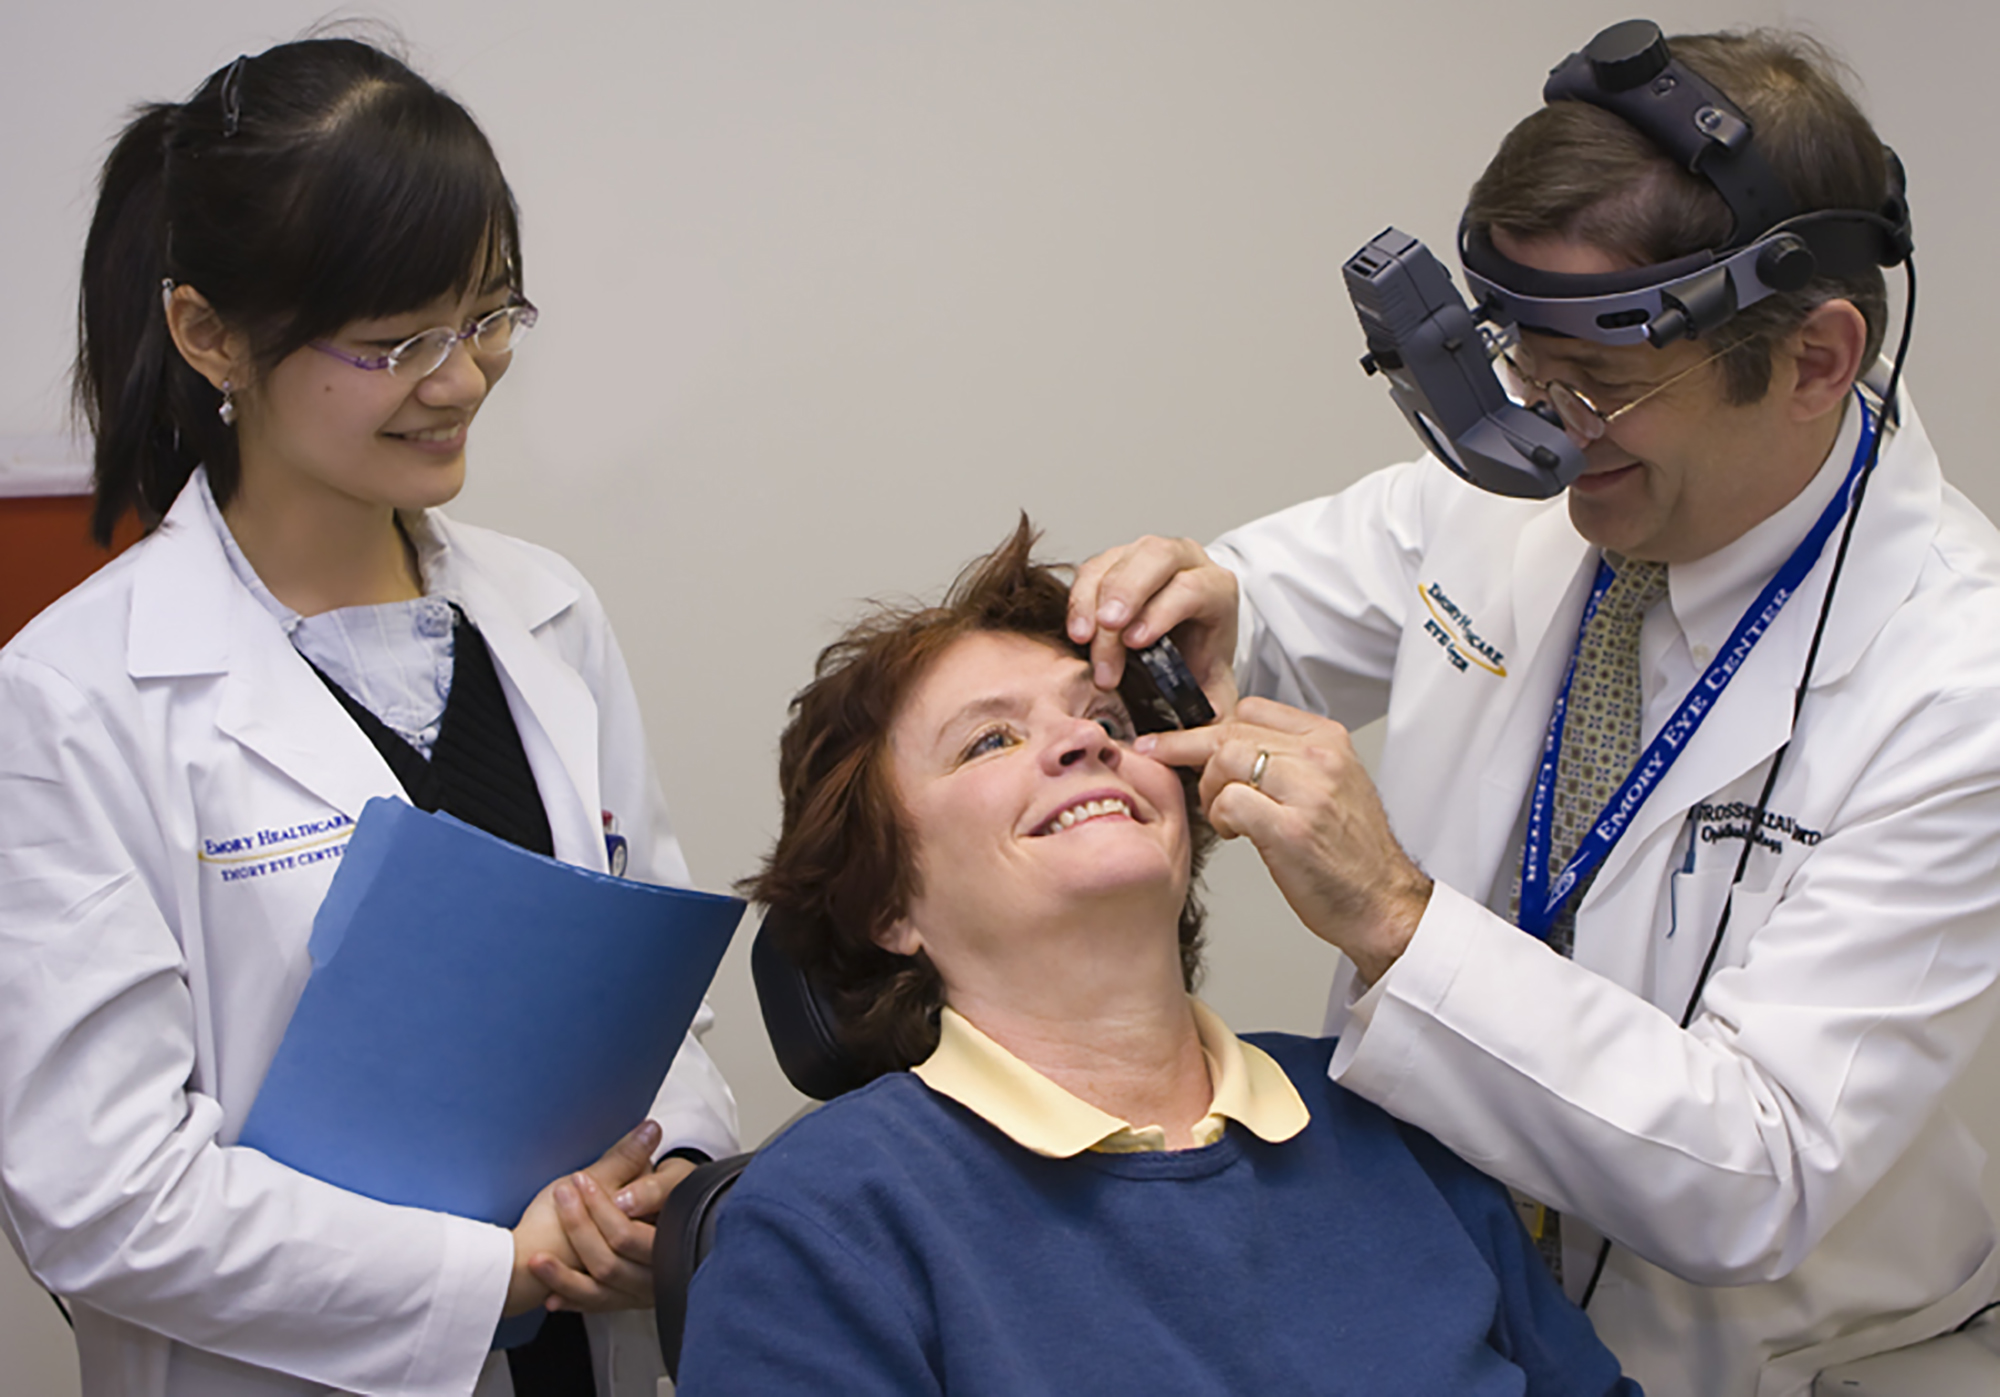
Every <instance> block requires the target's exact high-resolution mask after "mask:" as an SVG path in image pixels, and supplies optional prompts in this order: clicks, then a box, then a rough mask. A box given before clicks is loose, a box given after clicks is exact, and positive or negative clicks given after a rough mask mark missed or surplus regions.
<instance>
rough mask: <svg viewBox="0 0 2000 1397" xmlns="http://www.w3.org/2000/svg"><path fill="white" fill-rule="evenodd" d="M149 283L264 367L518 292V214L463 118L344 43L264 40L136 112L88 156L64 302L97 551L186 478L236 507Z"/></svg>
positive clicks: (483, 144) (233, 460) (147, 519)
mask: <svg viewBox="0 0 2000 1397" xmlns="http://www.w3.org/2000/svg"><path fill="white" fill-rule="evenodd" d="M169 281H171V282H173V283H176V284H181V285H187V286H192V287H193V288H195V289H196V290H197V291H199V292H201V294H202V295H203V296H204V297H205V298H206V299H207V301H208V303H209V305H210V306H212V307H213V308H214V310H215V312H216V314H217V315H218V316H220V317H221V319H222V321H223V323H224V324H225V325H227V326H228V327H229V328H230V329H232V330H234V331H237V332H238V333H240V334H243V335H245V336H246V337H247V339H248V343H249V344H250V347H251V354H252V357H253V359H254V361H255V364H256V366H257V370H258V371H259V372H263V371H267V370H268V369H270V368H271V367H272V366H273V365H275V364H276V363H277V362H278V361H279V360H281V359H283V358H284V357H285V356H286V355H288V354H290V353H292V352H293V351H294V350H297V349H299V348H300V347H301V346H303V345H305V344H308V343H310V342H311V341H313V340H315V339H320V338H323V337H325V336H327V335H330V334H332V333H333V332H334V331H336V330H338V329H339V328H340V327H341V326H343V325H345V324H347V323H348V322H349V321H351V320H359V319H373V318H376V317H380V316H388V315H398V314H401V313H403V312H405V311H409V310H413V309H415V308H417V307H419V306H423V305H428V304H429V303H430V302H432V301H434V300H437V299H438V298H439V297H441V296H444V295H447V294H451V293H459V294H462V293H463V292H465V291H466V290H468V289H470V288H472V287H473V286H475V285H478V286H481V287H483V286H486V285H489V284H495V283H505V284H507V285H510V286H512V287H513V288H514V289H515V290H519V289H520V288H521V262H520V231H519V217H518V215H517V213H516V211H515V207H514V197H513V194H512V192H511V191H510V190H509V189H508V187H507V182H506V180H505V178H504V177H502V175H501V173H500V166H499V162H498V161H497V160H496V159H495V158H494V155H493V149H492V147H491V146H490V145H489V144H488V143H487V141H486V137H485V135H484V134H483V133H482V132H481V131H480V129H479V127H478V125H477V124H476V123H475V122H474V121H473V120H472V117H471V115H470V114H469V113H467V112H466V110H465V109H464V108H463V107H461V106H460V105H459V104H458V103H457V102H455V101H453V100H452V99H451V98H450V97H447V96H446V95H445V94H443V93H442V92H440V91H438V90H437V89H436V88H435V87H432V86H431V85H430V84H429V83H428V82H426V81H425V80H424V79H422V78H420V77H418V76H417V75H416V74H415V73H413V72H411V71H410V69H409V68H408V67H406V66H405V65H404V64H403V63H401V62H400V61H398V60H397V59H395V58H393V57H391V56H390V55H388V54H386V53H384V52H382V51H381V50H380V49H378V48H375V47H373V46H371V45H369V44H365V43H361V42H358V41H356V40H353V39H307V40H302V41H300V42H298V43H292V44H281V45H280V46H278V47H277V48H274V49H270V50H268V51H267V52H265V53H262V54H259V55H258V56H256V57H255V58H240V59H238V60H237V61H236V62H234V63H232V64H230V65H229V66H228V67H226V68H223V69H221V70H218V71H217V72H215V73H213V74H211V75H210V76H209V78H208V79H207V81H205V82H204V83H203V84H202V85H201V87H200V88H199V89H198V90H197V91H196V92H195V94H194V96H192V97H190V98H189V99H188V100H187V101H186V102H184V103H180V104H171V103H170V104H162V105H155V106H149V107H146V108H143V109H142V110H141V111H140V113H139V114H138V116H137V117H136V118H135V119H134V120H133V121H132V123H131V124H130V125H129V126H127V127H126V128H125V131H124V133H123V134H122V135H121V136H120V137H119V139H118V142H117V144H116V145H115V146H114V147H113V148H112V151H111V155H110V157H109V158H108V159H107V160H106V161H105V164H104V171H103V175H102V178H101V180H100V183H99V189H98V200H97V210H96V213H95V214H94V216H93V217H92V219H91V225H90V234H89V237H88V239H87V240H86V242H85V245H84V256H83V278H82V285H81V288H80V292H79V296H78V348H77V358H76V370H75V391H76V399H77V405H78V407H79V409H80V410H81V412H82V415H83V418H84V420H85V421H86V422H87V423H88V424H89V427H90V429H91V431H92V433H93V434H94V435H95V438H96V446H95V488H96V496H97V498H96V504H95V507H94V509H93V512H92V517H91V531H92V533H93V534H94V535H95V536H96V538H97V539H98V541H99V542H100V543H107V542H108V541H109V540H110V537H111V530H112V528H113V526H114V525H115V524H116V523H117V522H118V520H119V519H120V518H121V517H123V515H124V514H125V513H126V511H128V510H136V511H137V513H138V515H139V519H140V522H141V523H142V524H143V525H144V526H145V527H147V528H151V527H152V526H153V525H154V524H157V523H158V522H159V520H160V519H161V517H162V516H164V515H165V514H166V512H167V509H168V507H169V506H171V505H172V504H173V501H174V497H175V496H176V495H178V494H179V493H180V491H181V489H182V487H184V486H185V485H186V484H187V481H188V477H189V476H190V475H191V474H193V472H194V469H195V467H196V466H198V465H200V466H206V467H207V470H208V477H209V485H210V487H211V488H212V489H213V490H214V492H215V496H216V499H217V501H218V502H220V503H223V504H227V503H228V502H229V500H230V499H231V497H233V496H234V494H235V493H236V489H237V483H238V480H239V476H240V467H239V462H238V458H237V452H236V437H235V433H234V432H233V431H232V430H231V429H230V428H229V427H228V426H227V425H226V424H224V423H223V422H222V420H221V418H220V417H219V416H218V415H217V409H218V408H219V407H220V406H221V404H222V398H221V395H220V394H219V393H218V392H217V391H216V390H215V388H214V387H213V386H212V385H210V384H209V382H208V381H207V380H206V379H205V378H203V377H202V376H201V375H200V374H198V373H196V372H195V371H194V369H193V368H192V367H190V366H189V365H188V363H187V361H186V360H184V359H183V358H182V357H181V355H180V352H179V351H178V350H177V349H176V348H175V347H174V344H173V341H172V338H171V336H170V335H169V334H168V332H167V325H166V315H165V311H164V307H163V296H162V289H163V284H164V283H166V282H169ZM239 386H242V385H239Z"/></svg>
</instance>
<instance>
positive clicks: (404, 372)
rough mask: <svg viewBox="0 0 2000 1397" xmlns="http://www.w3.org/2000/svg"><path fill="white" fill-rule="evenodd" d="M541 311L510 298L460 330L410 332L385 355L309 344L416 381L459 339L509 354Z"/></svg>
mask: <svg viewBox="0 0 2000 1397" xmlns="http://www.w3.org/2000/svg"><path fill="white" fill-rule="evenodd" d="M540 314H541V312H540V311H538V310H536V309H535V307H534V305H533V303H532V302H530V301H527V300H519V301H514V302H512V303H510V304H508V305H504V306H502V307H500V309H498V310H496V311H492V312H490V313H488V314H486V315H482V316H480V317H479V318H478V319H477V320H474V321H472V322H471V323H470V324H468V325H467V326H466V327H465V328H464V329H462V330H454V329H452V328H451V327H450V326H449V325H439V326H437V327H435V328H434V329H429V330H425V331H423V332H422V333H420V334H415V335H411V336H410V337H409V338H408V339H406V340H404V341H403V342H402V343H401V344H399V345H396V346H395V347H394V348H392V349H390V350H389V351H388V352H387V353H386V354H349V353H348V352H347V351H346V350H344V349H338V348H335V347H334V346H333V345H331V344H328V343H327V342H326V341H325V340H314V341H313V342H312V347H313V348H314V349H317V350H318V351H319V352H320V353H322V354H330V355H332V356H333V357H334V358H336V359H338V360H340V361H341V362H342V363H343V364H352V365H354V367H355V368H357V369H369V370H383V369H386V370H387V371H388V373H389V376H390V377H391V378H396V379H402V380H405V381H407V382H410V383H416V382H418V381H420V380H422V379H426V378H429V377H430V376H431V375H432V374H434V373H436V372H437V371H438V369H439V368H441V367H442V366H443V364H444V361H445V360H447V359H449V358H450V357H451V352H452V350H453V349H455V348H457V347H458V343H459V341H460V340H469V341H470V342H471V344H472V352H473V353H475V354H482V355H485V356H486V357H487V358H500V357H502V356H504V355H508V354H512V353H513V352H514V347H515V346H516V345H518V344H519V343H520V342H521V337H522V336H523V335H525V334H527V333H528V331H529V330H531V329H533V328H534V324H535V320H536V318H537V317H538V316H539V315H540Z"/></svg>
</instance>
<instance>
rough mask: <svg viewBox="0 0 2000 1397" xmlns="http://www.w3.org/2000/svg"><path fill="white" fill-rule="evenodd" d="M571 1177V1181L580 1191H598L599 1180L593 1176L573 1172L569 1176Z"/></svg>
mask: <svg viewBox="0 0 2000 1397" xmlns="http://www.w3.org/2000/svg"><path fill="white" fill-rule="evenodd" d="M569 1179H570V1182H571V1183H573V1184H575V1185H576V1191H577V1192H578V1193H595V1192H596V1191H597V1180H595V1179H593V1178H591V1177H590V1175H588V1174H572V1175H570V1176H569Z"/></svg>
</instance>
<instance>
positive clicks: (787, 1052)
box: [750, 908, 876, 1101]
mask: <svg viewBox="0 0 2000 1397" xmlns="http://www.w3.org/2000/svg"><path fill="white" fill-rule="evenodd" d="M793 917H794V914H792V913H788V912H786V911H783V910H782V909H779V908H772V909H771V910H770V911H768V912H767V913H765V915H764V923H763V925H762V926H760V927H758V928H757V938H756V940H754V941H753V942H751V944H750V978H751V979H752V980H753V981H755V982H756V985H757V1003H758V1006H759V1007H760V1008H761V1009H762V1010H763V1011H764V1031H765V1033H767V1034H769V1035H770V1039H771V1050H772V1051H773V1052H775V1053H776V1054H777V1055H778V1066H779V1067H781V1068H783V1069H784V1072H785V1078H786V1080H788V1081H789V1082H791V1084H792V1085H793V1086H795V1087H797V1088H798V1089H799V1090H800V1091H802V1092H804V1093H805V1094H806V1095H807V1096H810V1097H812V1098H813V1099H814V1100H815V1101H831V1100H833V1098H834V1097H836V1096H839V1095H840V1094H841V1093H843V1092H849V1091H852V1090H854V1089H855V1088H856V1087H858V1086H865V1085H866V1084H867V1083H868V1082H869V1081H871V1080H872V1079H873V1078H874V1077H875V1075H876V1074H875V1073H873V1072H871V1071H869V1070H868V1069H867V1068H865V1067H863V1066H862V1065H861V1063H860V1062H859V1061H857V1060H856V1059H855V1057H854V1055H853V1054H851V1053H850V1052H848V1051H847V1049H846V1048H845V1047H844V1046H843V1045H842V1044H841V1041H840V1035H839V1033H838V1031H837V1030H836V1025H837V1024H838V1022H839V1020H838V1019H837V1018H836V1017H835V1015H834V1012H833V1004H832V1003H831V1001H829V1000H828V998H827V996H826V994H825V992H824V991H823V990H821V988H820V987H819V986H818V985H817V984H815V983H814V982H813V980H812V978H811V977H810V976H808V975H807V974H806V972H805V971H804V969H802V968H801V967H800V966H799V965H797V964H796V963H795V962H794V961H793V960H792V959H791V957H789V956H788V955H786V954H785V951H784V948H783V938H784V937H785V936H786V935H787V933H788V929H790V928H792V927H793V926H794V921H793Z"/></svg>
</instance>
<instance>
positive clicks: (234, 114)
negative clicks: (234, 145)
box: [221, 53, 250, 140]
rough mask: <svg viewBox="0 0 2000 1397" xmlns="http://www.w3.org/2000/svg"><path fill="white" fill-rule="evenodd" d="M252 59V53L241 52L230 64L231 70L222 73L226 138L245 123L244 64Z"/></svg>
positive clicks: (223, 118) (223, 127)
mask: <svg viewBox="0 0 2000 1397" xmlns="http://www.w3.org/2000/svg"><path fill="white" fill-rule="evenodd" d="M249 61H250V55H249V54H247V53H239V54H237V55H236V61H235V62H234V63H232V64H230V65H229V71H228V72H226V73H224V74H223V75H222V93H221V97H222V137H223V139H224V140H227V139H229V137H231V136H233V135H235V134H236V131H237V128H238V127H240V126H242V125H243V65H244V64H245V63H248V62H249Z"/></svg>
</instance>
